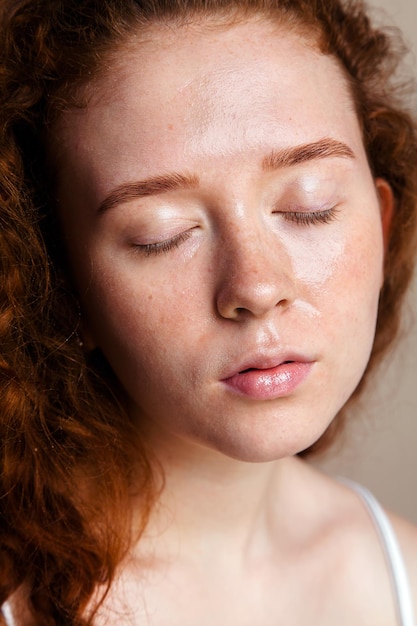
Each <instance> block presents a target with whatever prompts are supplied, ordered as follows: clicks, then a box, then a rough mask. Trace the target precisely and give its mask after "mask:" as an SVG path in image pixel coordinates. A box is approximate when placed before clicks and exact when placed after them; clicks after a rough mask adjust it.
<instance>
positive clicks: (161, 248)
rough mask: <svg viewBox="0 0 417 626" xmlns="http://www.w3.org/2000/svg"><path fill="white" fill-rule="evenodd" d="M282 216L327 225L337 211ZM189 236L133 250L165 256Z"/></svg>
mask: <svg viewBox="0 0 417 626" xmlns="http://www.w3.org/2000/svg"><path fill="white" fill-rule="evenodd" d="M283 215H284V219H286V220H287V221H288V222H294V223H295V224H298V225H300V226H311V225H314V224H329V223H330V222H332V221H333V220H334V219H335V218H336V215H337V209H336V207H333V208H331V209H326V210H325V211H287V212H284V213H283ZM190 236H191V231H189V230H187V231H186V232H184V233H179V234H178V235H175V237H172V239H167V240H166V241H159V242H157V243H147V244H136V245H135V248H136V249H137V250H140V252H142V253H143V254H144V255H145V256H151V255H158V254H165V253H167V252H169V251H170V250H173V249H174V248H179V246H180V245H181V244H182V243H183V242H184V241H186V240H187V239H188V238H189V237H190Z"/></svg>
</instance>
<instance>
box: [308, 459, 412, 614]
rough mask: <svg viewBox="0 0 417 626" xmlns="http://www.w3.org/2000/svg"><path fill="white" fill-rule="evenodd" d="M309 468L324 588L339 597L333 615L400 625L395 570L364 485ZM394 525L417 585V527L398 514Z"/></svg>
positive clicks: (311, 498) (312, 509)
mask: <svg viewBox="0 0 417 626" xmlns="http://www.w3.org/2000/svg"><path fill="white" fill-rule="evenodd" d="M306 469H307V471H306V472H303V481H305V485H306V486H307V488H308V492H309V494H310V496H309V497H310V505H309V506H310V511H312V513H313V515H312V517H311V522H312V525H311V527H312V528H313V529H315V536H314V537H313V539H314V543H315V546H316V547H317V546H318V547H319V548H320V550H319V552H318V553H317V554H320V555H321V556H320V566H321V567H323V568H324V571H323V580H324V581H326V582H325V587H326V588H327V591H328V594H329V595H330V596H331V597H332V598H333V600H334V614H333V615H334V616H335V617H336V615H337V614H339V618H340V615H345V616H346V619H347V622H346V623H369V624H371V623H372V624H378V625H379V626H382V625H384V626H385V625H387V626H392V625H393V624H397V623H398V622H397V618H396V597H395V591H394V588H393V585H392V571H391V568H390V566H389V563H388V561H387V558H386V553H385V551H384V546H383V541H382V539H381V533H380V532H379V529H378V525H377V523H376V521H375V519H374V516H373V514H372V512H371V510H370V508H369V506H368V505H367V504H366V501H365V500H364V499H363V497H361V494H360V490H358V489H356V488H355V485H350V484H345V483H343V482H342V481H339V480H336V479H333V478H331V477H328V476H327V475H324V474H322V473H321V472H317V470H315V469H314V468H310V467H307V468H306ZM389 519H393V518H391V517H390V516H389ZM392 525H393V529H394V532H395V533H398V542H399V543H400V545H401V549H402V551H403V552H404V553H406V552H407V551H408V549H410V553H409V556H408V559H405V560H406V561H407V567H408V566H409V567H410V568H413V571H412V572H411V571H410V579H411V580H412V585H414V588H415V582H414V581H415V580H416V577H417V558H416V556H417V535H416V531H415V529H414V527H413V526H412V525H410V524H408V523H407V522H404V521H403V520H400V519H398V518H395V519H393V524H392ZM410 546H411V547H410ZM411 554H413V555H414V556H411ZM323 555H324V557H323ZM404 557H405V554H404ZM409 560H410V561H412V563H410V565H409V563H408V561H409ZM348 615H349V619H348V618H347V616H348ZM339 623H343V624H344V623H345V622H343V621H342V622H340V620H339Z"/></svg>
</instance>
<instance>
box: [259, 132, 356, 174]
mask: <svg viewBox="0 0 417 626" xmlns="http://www.w3.org/2000/svg"><path fill="white" fill-rule="evenodd" d="M331 157H341V158H348V159H354V158H355V154H354V152H353V150H352V149H351V148H349V146H348V145H347V144H345V143H343V142H341V141H337V140H336V139H330V138H324V139H320V140H319V141H315V142H313V143H308V144H303V145H301V146H294V147H291V148H284V149H283V150H272V151H271V152H270V153H269V154H268V155H267V156H266V157H265V158H264V160H263V161H262V168H263V169H264V170H276V169H280V168H284V167H291V166H292V165H299V164H300V163H305V162H307V161H312V160H315V159H325V158H331Z"/></svg>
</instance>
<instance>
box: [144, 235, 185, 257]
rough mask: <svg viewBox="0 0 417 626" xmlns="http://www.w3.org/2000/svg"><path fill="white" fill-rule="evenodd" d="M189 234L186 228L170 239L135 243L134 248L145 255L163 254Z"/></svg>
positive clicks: (180, 242) (176, 246)
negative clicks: (142, 243)
mask: <svg viewBox="0 0 417 626" xmlns="http://www.w3.org/2000/svg"><path fill="white" fill-rule="evenodd" d="M190 236H191V231H190V230H187V231H186V232H184V233H179V234H178V235H175V237H172V239H167V240H166V241H158V242H157V243H147V244H144V245H140V244H136V245H135V248H136V249H137V250H139V251H140V252H142V253H143V254H144V255H145V256H151V255H152V254H155V255H158V254H164V253H166V252H169V251H170V250H172V249H173V248H178V247H179V246H180V245H181V244H182V243H183V242H184V241H186V240H187V239H188V238H189V237H190Z"/></svg>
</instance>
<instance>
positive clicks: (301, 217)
mask: <svg viewBox="0 0 417 626" xmlns="http://www.w3.org/2000/svg"><path fill="white" fill-rule="evenodd" d="M282 214H283V216H284V219H285V220H287V221H288V222H295V223H296V224H300V225H301V226H311V225H314V224H329V223H330V222H332V221H333V220H334V219H336V217H337V214H338V209H337V207H332V208H331V209H326V210H324V211H283V212H282Z"/></svg>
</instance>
